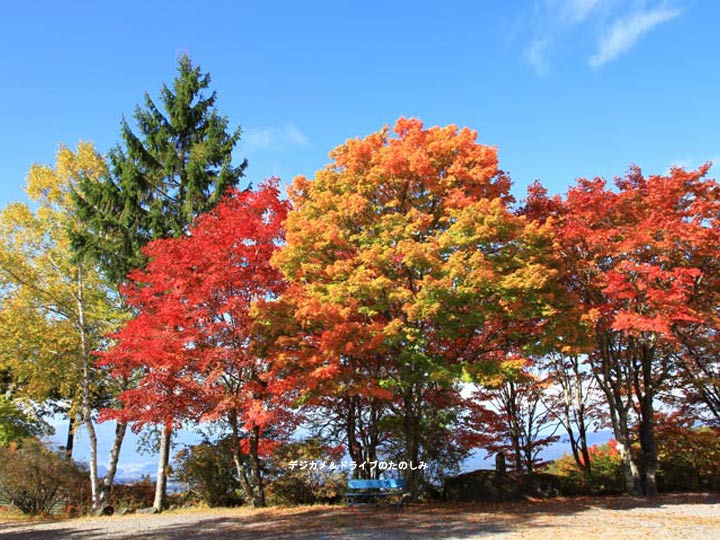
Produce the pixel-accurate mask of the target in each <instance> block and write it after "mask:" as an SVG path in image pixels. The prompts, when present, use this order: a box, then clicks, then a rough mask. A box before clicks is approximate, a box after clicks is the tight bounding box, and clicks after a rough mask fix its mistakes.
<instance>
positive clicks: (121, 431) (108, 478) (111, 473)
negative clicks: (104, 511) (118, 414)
mask: <svg viewBox="0 0 720 540" xmlns="http://www.w3.org/2000/svg"><path fill="white" fill-rule="evenodd" d="M126 431H127V423H126V422H118V423H117V424H116V425H115V438H114V439H113V445H112V448H111V449H110V458H109V460H108V469H107V473H106V474H105V480H104V481H103V485H102V491H101V492H100V508H103V507H105V506H107V505H108V504H110V495H111V493H112V487H113V483H114V482H115V473H116V472H117V465H118V460H119V459H120V449H121V447H122V443H123V440H124V439H125V432H126Z"/></svg>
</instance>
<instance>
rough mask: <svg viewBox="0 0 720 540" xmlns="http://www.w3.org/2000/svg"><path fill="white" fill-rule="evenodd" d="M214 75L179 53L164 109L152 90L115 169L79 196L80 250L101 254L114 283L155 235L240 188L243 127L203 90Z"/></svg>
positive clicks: (125, 130)
mask: <svg viewBox="0 0 720 540" xmlns="http://www.w3.org/2000/svg"><path fill="white" fill-rule="evenodd" d="M209 85H210V75H209V74H207V73H205V74H203V73H201V71H200V67H199V66H193V64H192V62H191V60H190V58H189V57H188V56H183V57H182V58H180V61H179V65H178V76H177V77H176V78H175V80H174V82H173V85H172V88H169V87H168V86H166V85H163V87H162V90H161V93H160V102H161V104H162V109H161V108H160V107H158V106H157V105H156V103H155V102H154V101H153V99H152V98H151V97H150V96H149V95H148V94H147V93H146V94H145V106H144V107H140V106H138V107H137V109H136V111H135V120H136V122H137V129H138V132H137V133H136V132H134V131H133V130H132V128H131V127H130V125H129V124H128V122H127V121H126V120H125V119H123V121H122V132H121V138H122V140H121V144H119V145H118V146H116V147H115V148H114V149H112V150H111V151H110V154H109V160H110V174H109V175H108V176H107V177H106V178H105V179H104V180H103V181H101V182H97V181H90V180H88V181H85V182H82V183H81V184H80V186H79V190H78V191H77V192H76V194H75V202H76V205H77V208H78V215H79V219H81V220H82V221H83V222H84V223H85V225H86V228H85V229H84V230H82V231H81V232H78V233H76V234H75V235H74V246H75V249H76V250H77V251H78V252H88V253H91V254H92V255H94V256H95V258H96V259H97V260H98V262H99V264H100V265H101V268H102V269H103V271H104V272H105V274H106V275H107V277H108V278H109V279H111V280H112V281H113V282H115V283H121V282H122V281H123V280H124V279H125V276H126V275H127V273H128V272H129V271H130V270H133V269H135V268H140V267H142V266H143V263H144V259H143V256H142V254H141V252H140V249H141V248H142V247H143V246H144V245H145V244H147V243H148V242H149V241H150V240H153V239H156V238H164V237H168V236H178V235H180V234H182V233H183V231H184V230H185V229H186V228H187V226H188V225H189V224H190V223H192V220H193V219H194V218H195V216H197V215H198V214H200V213H202V212H206V211H208V210H210V209H211V208H212V207H213V206H214V205H215V204H216V203H217V202H218V201H219V200H220V199H221V198H222V196H223V194H224V193H225V191H226V190H227V189H228V188H229V187H231V186H235V185H237V183H238V182H239V180H240V178H241V177H242V176H243V171H244V170H245V167H246V166H247V160H244V161H243V162H242V163H240V165H237V166H233V164H232V151H233V148H234V147H235V145H236V144H237V142H238V141H239V140H240V133H241V132H240V129H239V128H238V129H236V130H235V131H233V132H230V131H228V120H227V117H224V116H221V115H220V114H219V113H218V112H217V110H216V109H215V101H216V93H215V92H212V93H211V94H210V95H209V96H206V95H205V94H204V90H206V89H208V87H209Z"/></svg>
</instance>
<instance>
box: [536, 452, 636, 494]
mask: <svg viewBox="0 0 720 540" xmlns="http://www.w3.org/2000/svg"><path fill="white" fill-rule="evenodd" d="M588 451H589V454H590V464H591V475H590V476H589V477H588V476H586V475H585V473H584V472H583V471H582V470H580V468H579V467H578V466H577V464H576V463H575V459H574V458H573V457H572V456H571V455H569V454H565V455H564V456H562V457H560V458H558V459H557V460H555V461H554V462H553V463H551V464H550V465H548V466H547V467H546V468H545V472H547V473H549V474H553V475H557V476H559V477H561V481H560V485H561V491H562V493H563V495H586V494H592V495H603V494H610V493H622V492H623V490H624V486H625V479H624V476H623V468H622V461H621V458H620V452H619V451H618V449H617V442H616V441H614V440H610V441H609V442H608V443H607V444H603V445H600V446H598V445H597V444H596V445H593V446H592V447H590V448H589V449H588Z"/></svg>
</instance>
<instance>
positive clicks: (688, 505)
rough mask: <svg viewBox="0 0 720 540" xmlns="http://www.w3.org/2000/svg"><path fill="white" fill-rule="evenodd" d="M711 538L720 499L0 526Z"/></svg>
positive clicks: (92, 531) (319, 538) (317, 536)
mask: <svg viewBox="0 0 720 540" xmlns="http://www.w3.org/2000/svg"><path fill="white" fill-rule="evenodd" d="M201 538H203V539H204V538H212V539H217V540H230V539H245V538H247V539H252V540H271V539H281V538H285V539H289V540H336V539H345V538H348V539H352V538H355V539H362V540H391V539H402V540H409V539H445V540H477V539H498V540H519V539H523V540H541V539H553V540H554V539H567V540H574V539H583V540H596V539H597V540H600V539H602V540H623V539H628V540H630V539H632V540H641V539H653V540H671V539H672V540H675V539H692V540H695V539H696V540H713V539H715V538H720V496H718V495H703V494H693V495H664V496H661V497H657V498H654V499H637V498H629V497H613V498H578V499H553V500H546V501H535V502H522V503H512V504H499V505H488V504H484V505H480V504H477V505H473V504H461V505H450V504H438V505H410V506H407V507H406V508H403V509H401V510H395V509H389V508H374V507H354V508H345V507H329V506H306V507H298V508H283V509H278V508H273V509H267V510H257V511H255V510H251V509H212V510H207V509H203V510H201V509H191V510H182V511H176V512H166V513H164V514H160V515H128V516H122V517H121V516H113V517H103V518H85V519H75V520H67V521H57V522H43V523H28V522H5V523H0V539H3V540H5V539H7V540H10V539H12V540H70V539H72V540H95V539H98V540H99V539H112V540H121V539H122V540H131V539H132V540H150V539H152V540H194V539H201Z"/></svg>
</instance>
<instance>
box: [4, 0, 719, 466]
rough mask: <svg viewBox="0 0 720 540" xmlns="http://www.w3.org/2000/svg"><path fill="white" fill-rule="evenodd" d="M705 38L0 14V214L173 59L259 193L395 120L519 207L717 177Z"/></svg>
mask: <svg viewBox="0 0 720 540" xmlns="http://www.w3.org/2000/svg"><path fill="white" fill-rule="evenodd" d="M718 23H720V2H714V1H704V2H703V1H700V0H647V1H642V0H527V1H515V2H493V1H489V0H488V1H477V0H476V1H461V0H458V1H447V2H438V1H432V2H431V1H422V0H415V1H413V2H409V1H395V2H390V1H387V0H385V1H382V2H377V1H374V0H365V1H362V2H360V1H354V2H351V1H349V0H335V1H320V0H318V1H313V2H310V1H286V2H278V1H215V2H186V1H174V2H167V1H153V2H148V1H147V0H146V1H143V2H138V1H130V0H126V1H124V2H97V1H95V2H87V1H85V2H83V1H76V2H56V1H53V2H49V1H35V2H30V3H24V2H6V3H4V5H3V8H2V14H1V15H0V59H2V63H1V66H2V70H3V77H2V84H0V118H2V129H1V130H0V205H4V204H6V203H7V202H9V201H11V200H19V199H22V198H23V192H22V187H23V184H24V179H25V175H26V174H27V171H28V170H29V168H30V165H31V164H32V163H34V162H40V163H52V162H53V160H54V154H55V151H56V149H57V147H58V145H59V144H61V143H62V144H65V145H68V146H75V145H76V144H77V142H78V141H80V140H92V141H94V142H95V144H96V146H97V148H98V149H99V150H100V151H103V152H105V151H107V150H108V149H109V148H110V147H111V146H112V145H114V144H115V143H116V141H117V140H118V135H119V127H120V119H121V117H122V115H126V116H128V117H131V116H132V113H133V110H134V107H135V105H136V104H138V103H140V102H141V101H142V96H143V92H145V91H148V92H149V93H150V94H151V95H152V96H153V97H156V96H157V94H158V91H159V89H160V86H161V84H162V83H163V82H170V81H171V80H172V78H173V76H174V74H175V66H176V59H177V58H178V56H179V55H181V54H183V53H188V54H189V55H190V56H191V57H192V58H193V60H194V61H195V62H197V63H199V64H200V65H201V67H202V68H203V69H204V70H206V71H209V72H210V73H211V74H212V78H213V88H214V89H216V90H217V92H218V96H219V97H218V108H219V110H220V111H221V113H223V114H225V115H227V116H228V117H229V119H230V123H231V125H233V126H237V125H240V126H242V128H243V130H244V137H243V142H242V144H241V145H240V147H239V148H238V152H237V159H238V160H240V159H241V158H242V157H247V158H248V159H249V161H250V166H249V168H248V176H249V178H250V179H252V180H254V181H258V180H260V179H262V178H265V177H267V176H271V175H277V176H280V177H281V178H282V179H283V180H284V181H289V180H290V179H291V178H292V177H293V176H294V175H296V174H305V175H309V176H311V175H312V174H313V173H314V171H315V170H317V169H318V168H321V167H322V166H324V165H325V164H326V163H327V162H328V157H327V154H328V152H329V151H330V150H331V149H332V148H333V147H335V146H337V145H338V144H340V143H342V142H343V141H345V140H346V139H348V138H351V137H356V136H362V135H365V134H368V133H370V132H373V131H376V130H378V129H379V128H381V127H382V126H383V125H385V124H392V123H393V122H394V121H395V120H396V119H397V118H398V117H400V116H417V117H419V118H421V119H423V120H424V121H425V123H426V124H427V125H445V124H450V123H454V124H457V125H459V126H469V127H471V128H474V129H476V130H477V131H478V133H479V141H480V142H482V143H486V144H492V145H496V146H497V147H498V149H499V155H500V162H501V167H502V168H503V169H504V170H506V171H508V172H509V173H510V175H511V177H512V178H513V180H514V181H515V184H516V186H515V193H516V195H517V196H519V197H522V194H523V193H524V188H525V186H526V185H527V184H528V183H530V182H532V181H533V180H534V179H541V180H542V181H543V183H545V184H546V185H547V186H548V187H549V189H550V191H551V192H553V193H561V192H564V191H565V190H566V189H567V188H568V187H569V186H570V185H571V184H572V182H573V180H574V179H575V178H576V177H579V176H586V177H592V176H596V175H599V176H605V177H608V178H612V177H614V176H616V175H621V174H623V173H624V172H625V171H626V170H627V168H628V166H629V165H630V164H631V163H636V164H638V165H640V166H641V167H642V168H643V170H645V171H646V172H648V173H662V172H665V171H666V170H667V169H668V167H669V166H670V165H671V164H673V163H675V164H681V165H686V166H697V165H699V164H701V163H703V162H704V161H706V160H711V159H717V160H718V161H720V107H718V104H719V101H720V92H719V91H718V88H720V46H718V44H717V32H718ZM149 459H152V458H149Z"/></svg>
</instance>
